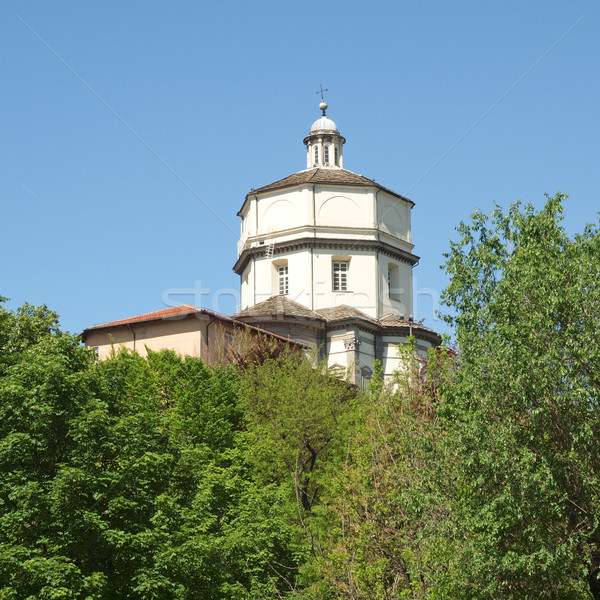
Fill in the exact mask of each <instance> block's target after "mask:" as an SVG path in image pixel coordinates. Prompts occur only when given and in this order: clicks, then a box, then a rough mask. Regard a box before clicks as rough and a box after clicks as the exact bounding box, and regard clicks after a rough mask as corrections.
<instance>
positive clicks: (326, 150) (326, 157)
mask: <svg viewBox="0 0 600 600" xmlns="http://www.w3.org/2000/svg"><path fill="white" fill-rule="evenodd" d="M323 162H324V163H325V164H326V165H328V164H329V146H325V147H324V148H323Z"/></svg>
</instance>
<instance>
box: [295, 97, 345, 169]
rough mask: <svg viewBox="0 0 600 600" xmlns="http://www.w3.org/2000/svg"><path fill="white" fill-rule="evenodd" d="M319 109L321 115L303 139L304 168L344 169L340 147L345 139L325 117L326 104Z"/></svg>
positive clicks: (323, 102)
mask: <svg viewBox="0 0 600 600" xmlns="http://www.w3.org/2000/svg"><path fill="white" fill-rule="evenodd" d="M319 108H320V109H321V110H322V111H323V114H322V115H321V116H320V117H319V118H318V119H317V120H316V121H315V122H314V123H313V124H312V127H311V128H310V133H309V134H308V135H307V136H306V137H305V138H304V143H305V144H306V168H307V169H311V168H313V167H319V168H325V169H330V168H331V169H341V168H343V167H344V157H343V154H342V146H343V145H344V144H345V143H346V139H345V138H344V137H342V136H341V135H340V132H339V131H338V128H337V125H336V124H335V122H334V121H332V120H331V119H330V118H328V117H327V112H326V111H327V102H325V101H322V102H321V104H319Z"/></svg>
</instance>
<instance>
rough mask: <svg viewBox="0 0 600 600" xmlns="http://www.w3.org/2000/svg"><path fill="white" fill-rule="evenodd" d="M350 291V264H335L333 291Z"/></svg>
mask: <svg viewBox="0 0 600 600" xmlns="http://www.w3.org/2000/svg"><path fill="white" fill-rule="evenodd" d="M347 290H348V263H347V262H334V263H333V291H334V292H345V291H347Z"/></svg>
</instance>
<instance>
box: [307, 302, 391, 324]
mask: <svg viewBox="0 0 600 600" xmlns="http://www.w3.org/2000/svg"><path fill="white" fill-rule="evenodd" d="M317 312H318V313H319V314H320V315H321V316H322V317H324V318H325V319H326V320H327V321H328V322H329V321H342V320H346V319H362V320H363V321H368V322H369V323H372V324H373V325H379V321H377V320H376V319H373V318H372V317H369V315H367V314H365V313H364V312H362V311H361V310H358V308H354V307H353V306H348V305H347V304H341V305H340V306H332V307H331V308H320V309H318V310H317Z"/></svg>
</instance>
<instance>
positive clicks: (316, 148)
mask: <svg viewBox="0 0 600 600" xmlns="http://www.w3.org/2000/svg"><path fill="white" fill-rule="evenodd" d="M318 164H319V146H315V167H316V166H317V165H318Z"/></svg>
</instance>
